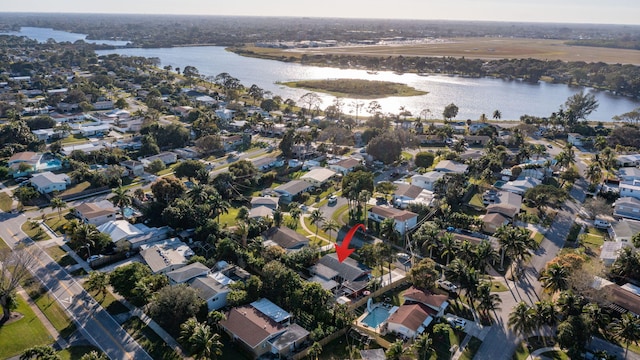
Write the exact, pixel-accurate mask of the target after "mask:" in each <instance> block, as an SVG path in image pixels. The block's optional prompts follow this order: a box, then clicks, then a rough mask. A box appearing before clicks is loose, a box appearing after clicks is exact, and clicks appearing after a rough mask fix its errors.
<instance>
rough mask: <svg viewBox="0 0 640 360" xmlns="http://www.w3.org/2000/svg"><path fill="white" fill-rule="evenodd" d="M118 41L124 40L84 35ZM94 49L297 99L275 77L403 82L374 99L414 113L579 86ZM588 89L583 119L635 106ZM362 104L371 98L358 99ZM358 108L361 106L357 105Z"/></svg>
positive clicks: (528, 105)
mask: <svg viewBox="0 0 640 360" xmlns="http://www.w3.org/2000/svg"><path fill="white" fill-rule="evenodd" d="M14 34H18V35H24V36H28V37H30V38H33V39H36V40H38V41H46V40H47V39H49V38H53V39H54V40H56V41H76V40H80V39H82V40H85V37H86V36H85V35H83V34H73V33H69V32H64V31H57V30H53V29H44V28H33V27H23V28H22V29H21V31H20V33H14ZM85 41H91V42H100V43H107V44H111V45H124V44H126V41H112V40H85ZM97 53H98V54H112V53H117V54H121V55H129V56H144V57H157V58H159V59H160V61H161V63H162V66H165V65H171V66H172V67H174V68H175V67H179V68H181V69H184V67H185V66H187V65H191V66H195V67H196V68H197V69H198V70H199V71H200V74H202V75H205V76H215V75H217V74H220V73H222V72H227V73H229V74H231V75H232V76H234V77H236V78H238V79H240V81H241V82H242V83H243V84H244V85H245V86H246V87H249V86H251V85H252V84H256V85H258V86H260V87H261V88H263V89H265V90H269V91H271V92H272V93H273V94H274V95H280V96H281V97H282V98H283V99H286V98H290V99H293V100H294V101H298V100H299V99H300V97H301V96H302V95H304V94H305V93H307V90H304V89H293V88H289V87H285V86H282V85H278V84H277V82H284V81H294V80H307V79H337V78H358V79H368V80H384V81H392V82H398V83H404V84H407V85H409V86H413V87H415V88H416V89H419V90H423V91H427V92H428V94H426V95H421V96H412V97H389V98H383V99H375V100H376V101H378V102H379V103H380V105H381V106H382V111H384V112H392V113H398V112H399V109H400V107H401V106H404V107H405V108H406V109H407V110H409V111H411V112H412V113H413V114H414V115H418V114H419V113H420V112H421V111H422V110H423V109H429V110H430V111H431V113H430V117H433V118H441V117H442V111H443V110H444V107H445V106H446V105H447V104H450V103H455V104H456V105H457V106H458V107H459V109H460V110H459V112H458V116H457V117H456V119H458V120H466V119H474V120H476V119H478V118H479V117H480V115H481V114H483V113H484V114H486V115H487V116H488V117H491V115H492V114H493V111H494V110H500V112H501V113H502V118H503V119H507V120H517V119H519V118H520V116H521V115H523V114H528V115H535V116H549V115H550V114H551V112H554V111H557V110H558V108H559V107H560V105H561V104H563V103H564V102H565V100H566V99H567V98H568V97H569V96H571V95H573V94H575V93H576V92H579V91H580V90H581V88H579V87H569V86H567V85H563V84H549V83H544V82H540V83H538V84H530V83H527V82H522V81H516V80H502V79H494V78H462V77H455V76H447V75H430V76H419V75H417V74H403V75H399V74H395V73H393V72H387V71H381V72H379V73H378V74H377V75H374V74H369V73H367V72H366V71H364V70H355V69H336V68H328V67H317V66H305V65H300V64H295V63H284V62H280V61H275V60H264V59H257V58H249V57H243V56H239V55H236V54H234V53H231V52H228V51H226V50H225V49H224V48H223V47H220V46H195V47H176V48H154V49H141V48H119V49H115V50H100V51H97ZM585 90H586V91H588V92H590V93H593V94H594V95H595V96H596V98H597V99H598V102H599V104H600V106H599V108H598V109H597V110H596V111H594V112H593V113H592V114H591V115H590V116H589V120H597V121H611V118H612V117H613V116H615V115H619V114H622V113H625V112H628V111H631V110H633V109H634V108H636V107H639V106H640V101H639V100H635V99H629V98H625V97H622V96H616V95H613V94H611V93H609V92H606V91H599V90H595V89H585ZM319 95H320V96H321V98H322V100H323V103H322V105H321V108H322V109H324V108H326V107H327V106H329V105H330V104H331V103H332V102H333V100H334V99H335V97H333V96H329V95H325V94H321V93H319ZM354 101H355V100H354V99H344V103H345V109H346V110H345V111H346V112H352V113H353V107H352V106H350V104H352V103H353V102H354ZM359 101H362V102H364V103H365V104H368V103H369V102H370V101H371V99H367V100H359ZM361 114H364V111H362V110H361Z"/></svg>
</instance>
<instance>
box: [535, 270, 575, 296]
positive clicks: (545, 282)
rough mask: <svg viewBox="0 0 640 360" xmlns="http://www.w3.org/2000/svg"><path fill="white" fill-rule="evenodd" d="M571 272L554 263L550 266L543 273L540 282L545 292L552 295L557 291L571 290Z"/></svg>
mask: <svg viewBox="0 0 640 360" xmlns="http://www.w3.org/2000/svg"><path fill="white" fill-rule="evenodd" d="M568 279H569V271H568V270H567V268H565V267H564V266H562V265H560V264H557V263H553V264H551V265H549V266H548V267H547V268H546V269H545V270H544V271H543V273H542V277H540V282H541V283H542V287H543V288H544V289H545V290H548V291H549V292H551V293H552V294H554V293H555V292H557V291H563V290H567V289H568V288H569V281H568Z"/></svg>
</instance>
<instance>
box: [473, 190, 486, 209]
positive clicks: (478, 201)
mask: <svg viewBox="0 0 640 360" xmlns="http://www.w3.org/2000/svg"><path fill="white" fill-rule="evenodd" d="M469 205H471V206H476V207H479V208H484V204H483V203H482V195H481V194H479V193H476V194H474V195H473V196H472V197H471V200H469Z"/></svg>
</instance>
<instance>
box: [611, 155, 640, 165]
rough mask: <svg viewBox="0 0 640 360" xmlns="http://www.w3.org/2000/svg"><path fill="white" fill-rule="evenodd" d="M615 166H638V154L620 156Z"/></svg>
mask: <svg viewBox="0 0 640 360" xmlns="http://www.w3.org/2000/svg"><path fill="white" fill-rule="evenodd" d="M616 165H618V166H619V167H629V166H638V165H640V154H627V155H620V156H618V157H617V158H616Z"/></svg>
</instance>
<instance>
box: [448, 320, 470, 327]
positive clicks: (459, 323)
mask: <svg viewBox="0 0 640 360" xmlns="http://www.w3.org/2000/svg"><path fill="white" fill-rule="evenodd" d="M447 321H448V322H449V324H451V326H453V327H461V328H463V327H465V325H467V322H466V321H465V320H463V319H458V318H448V319H447Z"/></svg>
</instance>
